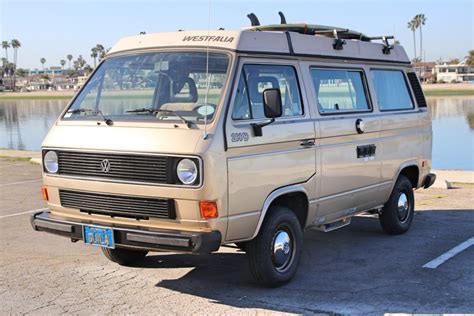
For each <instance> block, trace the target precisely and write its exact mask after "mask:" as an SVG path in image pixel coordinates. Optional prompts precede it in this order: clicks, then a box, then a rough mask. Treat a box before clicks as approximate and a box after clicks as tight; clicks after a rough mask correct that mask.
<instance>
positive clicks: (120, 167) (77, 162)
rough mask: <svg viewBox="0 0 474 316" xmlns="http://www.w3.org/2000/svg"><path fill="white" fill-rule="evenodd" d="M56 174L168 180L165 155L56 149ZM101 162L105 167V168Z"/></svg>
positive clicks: (148, 180)
mask: <svg viewBox="0 0 474 316" xmlns="http://www.w3.org/2000/svg"><path fill="white" fill-rule="evenodd" d="M57 153H58V162H59V172H58V173H59V174H60V175H69V176H79V177H93V178H102V179H110V180H120V181H133V182H146V183H164V184H166V183H170V181H172V179H168V178H171V177H169V176H168V172H167V170H169V169H170V168H171V167H168V164H170V163H171V159H169V157H165V156H152V155H131V154H116V153H86V152H74V151H58V152H57ZM104 164H108V169H107V170H104Z"/></svg>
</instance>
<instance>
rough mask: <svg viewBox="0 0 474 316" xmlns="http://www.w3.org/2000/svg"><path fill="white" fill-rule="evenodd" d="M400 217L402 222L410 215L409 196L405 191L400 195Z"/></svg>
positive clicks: (398, 205) (398, 204) (398, 206)
mask: <svg viewBox="0 0 474 316" xmlns="http://www.w3.org/2000/svg"><path fill="white" fill-rule="evenodd" d="M397 208H398V219H399V220H401V221H402V222H403V221H405V220H406V219H407V217H408V211H409V209H410V205H409V203H408V197H407V195H406V194H405V193H403V192H402V193H400V195H399V196H398V203H397Z"/></svg>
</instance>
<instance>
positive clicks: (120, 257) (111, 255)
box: [102, 248, 148, 266]
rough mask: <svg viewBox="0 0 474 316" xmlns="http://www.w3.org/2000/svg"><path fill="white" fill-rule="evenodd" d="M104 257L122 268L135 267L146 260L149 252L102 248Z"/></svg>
mask: <svg viewBox="0 0 474 316" xmlns="http://www.w3.org/2000/svg"><path fill="white" fill-rule="evenodd" d="M102 253H103V254H104V256H105V257H106V258H107V259H109V260H110V261H112V262H115V263H118V264H119V265H121V266H130V265H133V264H135V263H137V262H139V261H141V260H143V258H145V256H146V255H147V253H148V251H146V250H131V249H124V248H115V249H110V248H102Z"/></svg>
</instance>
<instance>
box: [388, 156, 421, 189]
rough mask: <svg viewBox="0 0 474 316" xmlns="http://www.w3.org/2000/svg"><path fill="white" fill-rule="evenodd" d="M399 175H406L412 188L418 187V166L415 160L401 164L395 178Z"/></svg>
mask: <svg viewBox="0 0 474 316" xmlns="http://www.w3.org/2000/svg"><path fill="white" fill-rule="evenodd" d="M401 175H404V176H406V177H407V178H408V179H409V180H410V182H411V185H412V186H413V188H414V189H416V188H418V187H419V186H418V183H419V178H420V168H419V166H418V164H417V163H416V162H408V163H405V164H403V165H401V166H400V169H399V170H398V174H397V177H396V178H395V179H398V178H399V177H400V176H401ZM392 189H393V188H392Z"/></svg>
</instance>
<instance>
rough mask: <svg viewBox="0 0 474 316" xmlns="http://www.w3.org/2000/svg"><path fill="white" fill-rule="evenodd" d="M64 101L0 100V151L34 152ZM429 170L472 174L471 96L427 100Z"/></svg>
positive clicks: (473, 118)
mask: <svg viewBox="0 0 474 316" xmlns="http://www.w3.org/2000/svg"><path fill="white" fill-rule="evenodd" d="M67 103H68V100H0V147H1V148H13V149H22V150H38V149H40V147H41V142H42V140H43V138H44V137H45V135H46V133H47V132H48V130H49V128H50V127H51V125H53V124H54V122H55V120H56V118H57V117H58V116H59V114H60V113H61V111H62V110H63V109H64V107H65V106H66V105H67ZM428 105H429V110H430V114H431V118H432V120H433V168H435V169H461V170H474V96H459V97H455V96H449V97H442V96H437V97H428Z"/></svg>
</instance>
